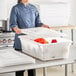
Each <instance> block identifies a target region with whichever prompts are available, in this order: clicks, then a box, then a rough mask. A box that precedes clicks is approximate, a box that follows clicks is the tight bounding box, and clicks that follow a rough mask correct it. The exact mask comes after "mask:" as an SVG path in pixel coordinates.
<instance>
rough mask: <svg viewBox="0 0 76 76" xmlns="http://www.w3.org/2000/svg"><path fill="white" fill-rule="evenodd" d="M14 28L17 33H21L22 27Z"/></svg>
mask: <svg viewBox="0 0 76 76" xmlns="http://www.w3.org/2000/svg"><path fill="white" fill-rule="evenodd" d="M13 30H14V31H15V32H16V34H21V29H19V28H18V27H14V28H13Z"/></svg>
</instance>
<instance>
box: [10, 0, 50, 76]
mask: <svg viewBox="0 0 76 76" xmlns="http://www.w3.org/2000/svg"><path fill="white" fill-rule="evenodd" d="M10 27H11V28H12V30H13V31H14V32H15V33H16V35H15V42H14V48H15V50H17V51H22V48H21V43H20V40H19V38H18V35H19V34H21V29H24V28H33V27H46V28H49V26H47V25H44V24H43V23H42V22H41V21H40V16H39V12H38V11H37V9H36V7H35V6H34V5H32V4H29V3H28V0H18V4H16V5H15V6H14V7H13V8H12V11H11V15H10ZM23 73H24V71H17V72H16V76H24V75H23ZM28 76H36V73H35V70H34V69H32V70H28Z"/></svg>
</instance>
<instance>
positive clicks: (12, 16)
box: [10, 7, 17, 29]
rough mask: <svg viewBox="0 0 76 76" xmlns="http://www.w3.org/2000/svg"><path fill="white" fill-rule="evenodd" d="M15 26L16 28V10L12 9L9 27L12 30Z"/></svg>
mask: <svg viewBox="0 0 76 76" xmlns="http://www.w3.org/2000/svg"><path fill="white" fill-rule="evenodd" d="M15 26H17V10H16V8H15V7H13V8H12V10H11V14H10V27H11V29H13V28H14V27H15Z"/></svg>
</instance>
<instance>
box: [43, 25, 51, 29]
mask: <svg viewBox="0 0 76 76" xmlns="http://www.w3.org/2000/svg"><path fill="white" fill-rule="evenodd" d="M42 27H45V28H48V29H50V28H51V27H49V26H48V25H45V24H43V25H42Z"/></svg>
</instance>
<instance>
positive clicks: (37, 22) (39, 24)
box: [35, 10, 43, 27]
mask: <svg viewBox="0 0 76 76" xmlns="http://www.w3.org/2000/svg"><path fill="white" fill-rule="evenodd" d="M35 25H36V27H41V26H42V25H43V23H42V22H41V20H40V15H39V12H38V11H37V10H36V18H35Z"/></svg>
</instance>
